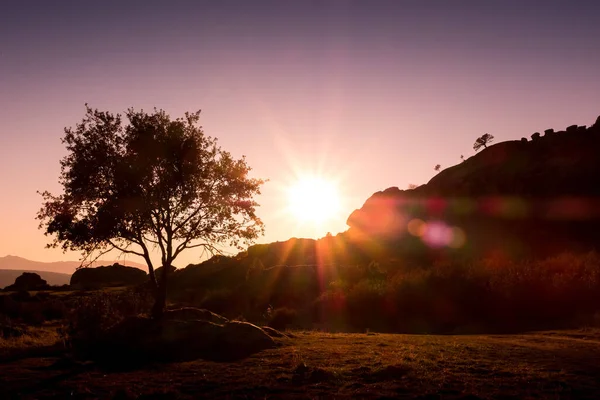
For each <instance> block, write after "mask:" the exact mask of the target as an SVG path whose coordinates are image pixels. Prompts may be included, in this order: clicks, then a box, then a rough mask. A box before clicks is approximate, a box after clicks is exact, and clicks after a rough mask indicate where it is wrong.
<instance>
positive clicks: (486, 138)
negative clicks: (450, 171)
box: [473, 133, 494, 151]
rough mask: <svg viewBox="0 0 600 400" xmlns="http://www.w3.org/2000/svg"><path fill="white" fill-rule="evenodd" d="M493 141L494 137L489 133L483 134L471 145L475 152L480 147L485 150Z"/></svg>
mask: <svg viewBox="0 0 600 400" xmlns="http://www.w3.org/2000/svg"><path fill="white" fill-rule="evenodd" d="M493 141H494V136H492V135H490V134H489V133H484V134H483V135H481V136H480V137H478V138H477V140H475V144H473V149H474V150H475V151H477V150H479V149H480V148H482V147H483V148H487V145H488V144H490V143H492V142H493Z"/></svg>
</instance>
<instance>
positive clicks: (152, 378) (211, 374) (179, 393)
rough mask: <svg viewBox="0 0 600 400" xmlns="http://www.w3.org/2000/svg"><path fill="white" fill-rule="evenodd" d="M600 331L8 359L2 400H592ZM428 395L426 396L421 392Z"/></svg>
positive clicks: (0, 369)
mask: <svg viewBox="0 0 600 400" xmlns="http://www.w3.org/2000/svg"><path fill="white" fill-rule="evenodd" d="M599 359H600V330H598V329H582V330H571V331H547V332H535V333H528V334H520V335H472V336H467V335H464V336H451V335H447V336H442V335H395V334H373V333H369V334H328V333H320V332H297V333H295V334H294V337H293V338H291V339H286V340H285V341H282V342H281V346H280V347H279V348H276V349H272V350H267V351H263V352H261V353H258V354H255V355H254V356H252V357H249V358H247V359H245V360H242V361H239V362H235V363H214V362H208V361H202V360H197V361H193V362H186V363H174V364H156V365H152V366H149V367H147V368H145V369H140V370H134V371H128V372H119V373H117V372H112V373H111V372H108V371H104V370H101V369H99V368H96V367H94V366H91V365H86V366H82V365H80V364H76V363H64V362H63V363H61V362H58V359H57V358H39V357H38V358H28V359H22V360H15V361H12V362H8V363H4V364H0V376H2V377H4V378H3V379H4V381H5V382H4V384H3V385H0V397H1V398H11V397H12V398H25V399H34V398H63V397H67V396H71V397H76V398H86V399H88V398H89V399H95V398H121V399H127V398H131V399H134V398H144V396H148V397H147V398H164V399H194V398H200V397H202V398H207V397H208V398H261V399H263V398H306V399H314V398H428V399H472V400H473V399H511V398H514V399H527V398H531V399H534V398H535V399H585V398H589V399H592V398H596V397H597V396H598V393H600V363H598V360H599ZM419 396H421V397H419Z"/></svg>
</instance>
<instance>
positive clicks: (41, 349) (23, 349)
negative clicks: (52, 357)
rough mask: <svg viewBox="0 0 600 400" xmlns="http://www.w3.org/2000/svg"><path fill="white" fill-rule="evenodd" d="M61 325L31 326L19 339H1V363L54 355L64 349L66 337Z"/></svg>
mask: <svg viewBox="0 0 600 400" xmlns="http://www.w3.org/2000/svg"><path fill="white" fill-rule="evenodd" d="M61 329H62V326H61V325H60V324H46V325H43V326H37V327H36V326H29V327H27V328H26V333H25V334H24V335H22V336H18V337H10V338H2V337H0V361H2V360H7V359H15V358H23V357H27V356H32V355H39V354H46V353H53V354H55V353H56V351H57V349H59V348H61V347H64V345H63V340H64V335H63V334H62V333H61Z"/></svg>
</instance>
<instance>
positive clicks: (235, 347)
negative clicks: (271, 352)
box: [79, 317, 275, 367]
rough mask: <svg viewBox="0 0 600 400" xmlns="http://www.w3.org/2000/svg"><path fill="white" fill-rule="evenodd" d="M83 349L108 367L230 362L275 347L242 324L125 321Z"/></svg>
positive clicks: (259, 331) (254, 328) (258, 331)
mask: <svg viewBox="0 0 600 400" xmlns="http://www.w3.org/2000/svg"><path fill="white" fill-rule="evenodd" d="M79 345H80V346H79V348H80V349H81V345H84V346H85V347H86V348H84V349H83V350H84V351H82V352H80V355H84V356H86V357H88V358H92V359H95V360H97V361H99V362H101V363H103V364H104V365H108V366H111V367H124V366H131V365H138V364H143V363H146V362H152V361H162V362H174V361H191V360H195V359H198V358H202V359H205V360H212V361H234V360H239V359H242V358H245V357H248V356H250V355H251V354H254V353H256V352H259V351H261V350H265V349H268V348H272V347H275V342H274V340H273V339H272V338H271V337H270V336H269V335H267V334H266V333H265V331H263V330H262V329H260V328H259V327H257V326H255V325H252V324H249V323H246V322H227V323H225V324H224V325H219V324H215V323H213V322H209V321H202V320H186V321H184V320H181V319H168V318H167V319H162V320H159V321H157V320H153V319H150V318H145V317H134V318H129V319H127V320H125V321H123V322H121V323H119V324H117V325H116V326H114V327H112V328H111V329H109V331H108V332H107V333H106V334H105V335H104V337H103V339H101V340H100V343H87V344H86V343H80V344H79Z"/></svg>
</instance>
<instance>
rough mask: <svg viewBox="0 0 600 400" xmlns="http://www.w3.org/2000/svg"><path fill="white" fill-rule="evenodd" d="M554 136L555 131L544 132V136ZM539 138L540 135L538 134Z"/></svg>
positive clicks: (547, 130)
mask: <svg viewBox="0 0 600 400" xmlns="http://www.w3.org/2000/svg"><path fill="white" fill-rule="evenodd" d="M536 133H537V132H536ZM552 134H554V129H546V130H545V131H544V136H550V135H552ZM534 135H535V133H534ZM538 137H539V134H538Z"/></svg>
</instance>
